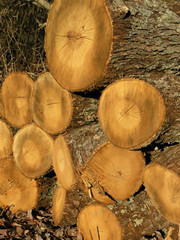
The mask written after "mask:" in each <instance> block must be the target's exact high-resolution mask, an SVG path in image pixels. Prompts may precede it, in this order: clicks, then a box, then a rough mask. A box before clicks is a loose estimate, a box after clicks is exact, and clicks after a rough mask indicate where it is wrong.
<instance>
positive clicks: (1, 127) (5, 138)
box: [0, 120, 13, 159]
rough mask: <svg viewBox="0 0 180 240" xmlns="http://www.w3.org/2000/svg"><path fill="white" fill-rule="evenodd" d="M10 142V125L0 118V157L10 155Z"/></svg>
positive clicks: (11, 137)
mask: <svg viewBox="0 0 180 240" xmlns="http://www.w3.org/2000/svg"><path fill="white" fill-rule="evenodd" d="M12 142H13V136H12V132H11V129H10V127H9V126H8V125H7V124H6V123H5V122H4V121H2V120H0V159H2V158H6V157H9V156H10V155H11V153H12Z"/></svg>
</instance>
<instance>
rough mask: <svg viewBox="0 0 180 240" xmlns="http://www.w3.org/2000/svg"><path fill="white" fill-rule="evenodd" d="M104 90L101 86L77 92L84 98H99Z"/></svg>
mask: <svg viewBox="0 0 180 240" xmlns="http://www.w3.org/2000/svg"><path fill="white" fill-rule="evenodd" d="M103 90H104V87H100V88H98V89H93V90H91V91H84V92H75V94H76V95H79V96H81V97H84V98H93V99H99V98H100V96H101V93H102V91H103Z"/></svg>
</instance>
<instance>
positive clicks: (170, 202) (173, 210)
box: [143, 164, 180, 224]
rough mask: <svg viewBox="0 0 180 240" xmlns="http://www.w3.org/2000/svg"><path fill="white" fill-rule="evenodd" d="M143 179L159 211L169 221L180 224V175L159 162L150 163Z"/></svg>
mask: <svg viewBox="0 0 180 240" xmlns="http://www.w3.org/2000/svg"><path fill="white" fill-rule="evenodd" d="M143 181H144V185H145V187H146V191H147V193H148V195H149V197H150V198H151V201H152V202H153V204H154V206H155V207H156V209H157V210H158V212H159V213H160V214H161V215H162V216H163V217H165V218H166V219H167V220H168V221H170V222H172V223H176V224H180V177H179V176H178V175H177V174H176V173H174V172H172V171H170V170H169V169H167V168H165V167H162V166H160V165H159V164H150V165H148V166H147V167H146V169H145V172H144V178H143Z"/></svg>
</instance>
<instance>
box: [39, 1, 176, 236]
mask: <svg viewBox="0 0 180 240" xmlns="http://www.w3.org/2000/svg"><path fill="white" fill-rule="evenodd" d="M106 3H107V5H108V7H109V9H110V12H111V16H112V19H113V26H114V45H113V52H112V56H111V62H110V64H109V66H108V69H107V74H106V77H105V79H104V80H105V82H106V83H105V84H104V85H103V86H102V88H100V89H95V90H93V91H91V92H85V93H74V94H73V98H74V113H73V120H72V121H71V124H70V126H69V127H68V129H67V130H66V132H64V134H63V135H64V136H65V138H66V140H67V142H68V145H69V148H70V150H71V153H72V158H73V161H74V165H75V168H76V170H78V168H79V167H82V166H84V165H85V163H86V162H87V160H88V159H89V158H90V156H91V155H92V153H93V152H94V151H95V150H96V149H97V148H99V146H100V145H101V144H102V143H104V142H105V141H107V139H106V137H105V136H104V134H103V132H102V130H101V128H100V125H99V123H98V118H97V110H98V101H99V97H100V95H101V92H102V90H103V88H104V87H106V86H107V85H108V84H110V83H111V82H113V81H115V80H117V79H119V78H122V77H133V78H139V79H142V80H144V81H146V82H148V83H150V84H152V85H153V86H155V87H156V88H157V89H158V90H159V91H160V93H161V94H162V96H163V98H164V100H165V104H166V120H165V123H164V126H163V129H162V131H161V133H160V135H159V137H158V138H157V139H156V140H155V141H154V142H153V143H151V144H150V145H148V146H147V147H145V148H143V149H142V151H143V152H144V154H145V157H146V161H147V163H149V162H151V161H156V159H157V158H159V157H162V158H164V156H165V161H166V162H167V164H168V159H170V158H171V156H176V155H175V154H176V152H177V148H178V147H179V145H177V146H172V145H175V144H178V143H179V142H180V134H179V132H180V109H179V106H180V98H179V92H180V78H179V66H180V62H179V61H180V60H179V52H180V42H179V34H180V24H179V23H180V2H179V0H124V1H123V2H122V1H121V0H116V1H113V0H106ZM118 3H119V4H120V5H121V6H122V7H120V5H118ZM127 8H128V9H129V11H128V10H127ZM54 137H56V136H54ZM172 161H178V159H176V157H173V158H172ZM177 163H178V162H177ZM178 169H179V167H178ZM38 181H39V185H40V188H41V194H40V197H39V203H38V207H52V197H53V194H54V191H55V189H56V187H57V186H56V177H55V175H54V172H53V171H51V172H50V173H49V174H47V175H46V176H45V177H44V178H40V179H39V180H38ZM81 188H82V187H81V183H79V182H78V183H77V185H76V186H75V187H74V189H72V190H70V191H68V194H67V204H66V208H65V214H64V217H63V219H62V222H61V224H62V225H68V226H69V225H73V224H76V219H77V215H78V213H79V211H80V210H81V209H82V208H83V207H84V206H85V205H86V204H89V203H91V202H93V200H92V199H90V198H89V196H87V195H86V194H85V193H84V192H83V191H82V190H81ZM108 207H109V208H110V209H111V210H112V211H113V212H114V213H115V214H116V216H117V217H118V219H119V221H120V223H121V224H122V226H123V227H124V239H125V240H140V239H143V238H142V236H145V235H147V236H148V235H151V234H152V233H153V232H154V231H155V230H162V231H163V232H164V233H167V231H168V228H169V226H170V225H172V224H171V223H169V222H168V221H166V220H165V219H164V218H163V217H161V216H160V215H159V213H158V212H157V211H156V209H155V207H154V206H153V204H152V203H151V201H150V199H149V197H148V195H147V194H146V192H145V191H144V188H143V187H142V188H141V189H140V191H139V192H138V193H136V194H135V195H134V196H133V197H132V198H130V199H128V200H126V201H121V202H118V203H116V204H114V205H109V206H108ZM174 239H177V238H176V236H174Z"/></svg>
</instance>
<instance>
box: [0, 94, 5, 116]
mask: <svg viewBox="0 0 180 240" xmlns="http://www.w3.org/2000/svg"><path fill="white" fill-rule="evenodd" d="M0 116H1V117H4V116H5V109H4V103H3V99H2V91H1V90H0Z"/></svg>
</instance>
